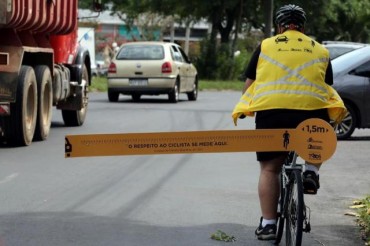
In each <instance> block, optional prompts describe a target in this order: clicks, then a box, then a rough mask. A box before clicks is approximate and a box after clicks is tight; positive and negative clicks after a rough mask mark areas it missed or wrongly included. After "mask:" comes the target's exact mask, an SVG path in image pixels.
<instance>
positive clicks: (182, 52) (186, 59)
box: [179, 48, 190, 63]
mask: <svg viewBox="0 0 370 246" xmlns="http://www.w3.org/2000/svg"><path fill="white" fill-rule="evenodd" d="M179 50H180V52H181V55H182V57H183V58H184V61H185V62H187V63H190V60H189V58H188V56H187V55H186V54H185V52H184V51H183V50H182V49H181V48H179Z"/></svg>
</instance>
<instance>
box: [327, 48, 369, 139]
mask: <svg viewBox="0 0 370 246" xmlns="http://www.w3.org/2000/svg"><path fill="white" fill-rule="evenodd" d="M332 66H333V74H334V84H333V87H334V88H335V89H336V90H337V92H338V93H339V95H340V96H341V98H342V99H343V101H344V103H345V106H346V107H347V109H348V114H347V116H346V117H345V119H344V120H343V121H342V123H341V124H339V125H338V126H337V127H336V133H337V137H338V139H346V138H349V137H350V136H351V135H352V133H353V132H354V130H355V129H356V128H370V45H364V46H362V47H360V48H357V49H354V50H352V51H350V52H347V53H345V54H342V55H341V56H338V57H336V58H334V59H333V60H332Z"/></svg>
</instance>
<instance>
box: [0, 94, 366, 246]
mask: <svg viewBox="0 0 370 246" xmlns="http://www.w3.org/2000/svg"><path fill="white" fill-rule="evenodd" d="M239 96H240V93H238V92H201V93H200V94H199V98H198V101H196V102H190V101H188V100H187V99H186V96H185V95H181V97H180V100H181V101H180V102H179V103H177V104H172V103H168V102H167V100H166V97H143V100H142V101H140V102H138V103H134V102H132V101H131V99H130V98H129V97H122V98H121V100H120V101H119V102H118V103H109V102H108V99H107V96H106V94H105V93H91V96H90V104H89V111H88V115H87V119H86V122H85V124H84V125H83V126H82V127H75V128H67V127H64V126H63V121H62V119H61V115H60V112H58V111H54V116H53V122H52V129H51V134H50V136H49V138H48V140H47V141H43V142H34V143H32V145H31V146H28V147H24V148H7V147H4V146H2V147H0V170H1V171H0V197H1V205H0V246H13V245H17V246H18V245H19V246H28V245H37V246H42V245H46V246H57V245H61V246H62V245H63V246H67V245H82V246H94V245H104V246H106V245H109V246H110V245H112V246H114V245H128V246H131V245H135V246H136V245H137V246H147V245H148V246H166V245H168V246H176V245H184V246H185V245H186V246H189V245H194V246H197V245H229V244H230V243H225V242H219V241H214V240H212V239H210V236H211V234H212V233H214V232H216V231H217V230H222V231H224V232H226V233H227V234H229V235H234V236H235V237H236V242H234V243H232V245H271V243H270V242H261V241H258V240H256V238H255V236H254V230H255V228H256V226H257V224H258V222H259V218H260V210H259V203H258V196H257V181H258V173H259V167H258V164H257V162H256V160H255V154H254V153H251V152H249V153H227V154H220V153H215V154H173V155H146V156H116V157H88V158H70V159H66V158H64V136H65V135H70V134H92V133H129V132H163V131H165V132H169V131H198V130H234V129H253V119H251V118H250V119H245V120H243V121H240V123H239V126H238V127H234V125H233V123H232V120H231V110H232V108H233V107H234V105H235V103H236V102H237V101H238V99H239ZM369 141H370V130H356V131H355V134H354V137H353V138H352V139H351V140H348V141H339V142H338V147H337V151H336V153H335V155H334V157H333V158H332V159H330V160H329V161H327V162H326V163H325V164H324V165H323V166H322V168H321V172H320V178H321V189H320V190H319V194H318V195H316V196H305V200H306V203H307V205H308V206H309V207H310V208H311V225H312V231H311V233H309V234H304V240H303V241H304V242H303V245H336V246H337V245H343V246H347V245H363V244H364V243H363V241H361V239H360V236H359V235H360V233H359V229H358V228H357V226H356V224H355V221H354V220H355V218H354V217H351V216H346V215H344V214H345V213H346V212H347V211H350V209H349V208H348V206H350V205H351V202H352V201H353V200H354V199H358V198H362V197H363V196H365V195H366V194H369V191H370V189H369V188H370V179H369V177H368V176H369V171H368V170H369V168H368V165H369V161H368V159H369V158H368V153H369V146H370V145H369Z"/></svg>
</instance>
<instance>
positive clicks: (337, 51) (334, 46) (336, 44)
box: [322, 41, 368, 60]
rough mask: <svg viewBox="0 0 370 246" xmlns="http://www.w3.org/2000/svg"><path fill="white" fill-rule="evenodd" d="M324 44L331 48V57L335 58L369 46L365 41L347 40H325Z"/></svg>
mask: <svg viewBox="0 0 370 246" xmlns="http://www.w3.org/2000/svg"><path fill="white" fill-rule="evenodd" d="M322 43H323V44H324V46H325V47H326V48H327V49H328V50H329V54H330V59H331V60H333V59H335V58H337V57H339V56H341V55H344V54H346V53H348V52H351V51H352V50H356V49H359V48H362V47H364V46H368V44H364V43H355V42H345V41H323V42H322Z"/></svg>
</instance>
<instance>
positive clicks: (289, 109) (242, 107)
mask: <svg viewBox="0 0 370 246" xmlns="http://www.w3.org/2000/svg"><path fill="white" fill-rule="evenodd" d="M305 22H306V13H305V12H304V10H303V9H302V8H301V7H299V6H297V5H293V4H288V5H285V6H282V7H281V8H280V9H278V11H277V12H276V15H275V23H276V25H277V30H278V34H277V35H276V36H274V37H270V38H267V39H265V40H263V41H262V43H261V44H260V45H259V47H258V48H257V49H256V51H255V52H254V54H253V56H252V58H251V60H250V63H249V64H248V67H247V69H246V72H245V75H246V78H247V79H246V81H245V86H244V89H243V95H242V97H241V99H240V101H239V103H238V104H237V105H236V106H235V108H234V111H233V118H234V122H235V124H236V123H237V119H238V118H244V117H245V116H254V114H255V113H256V119H255V123H256V129H272V128H296V127H297V125H298V124H299V123H300V122H302V121H304V120H306V119H309V118H320V119H323V120H326V121H328V122H329V121H330V120H333V121H336V122H339V121H340V120H341V119H342V118H343V116H344V114H345V111H346V109H345V107H344V104H343V101H342V100H341V98H340V97H339V95H338V94H337V93H336V91H335V90H334V89H333V88H332V87H331V86H330V85H332V84H333V72H332V67H331V63H330V59H329V52H328V50H327V49H326V48H324V47H323V46H322V45H320V44H319V43H318V42H316V41H314V40H313V39H312V38H310V37H308V36H306V35H305V34H304V25H305ZM286 156H287V152H257V160H258V161H259V162H260V168H261V170H260V177H259V182H258V194H259V200H260V207H261V212H262V217H261V220H260V224H259V226H258V228H257V229H256V231H255V234H256V235H257V238H258V239H260V240H273V239H275V233H276V218H277V205H278V199H279V173H280V171H281V167H282V165H283V161H284V159H285V158H286ZM319 167H320V165H306V171H305V172H304V179H303V180H304V192H305V193H306V194H307V193H309V194H316V192H317V189H318V188H319V187H320V184H319V175H318V169H319Z"/></svg>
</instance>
